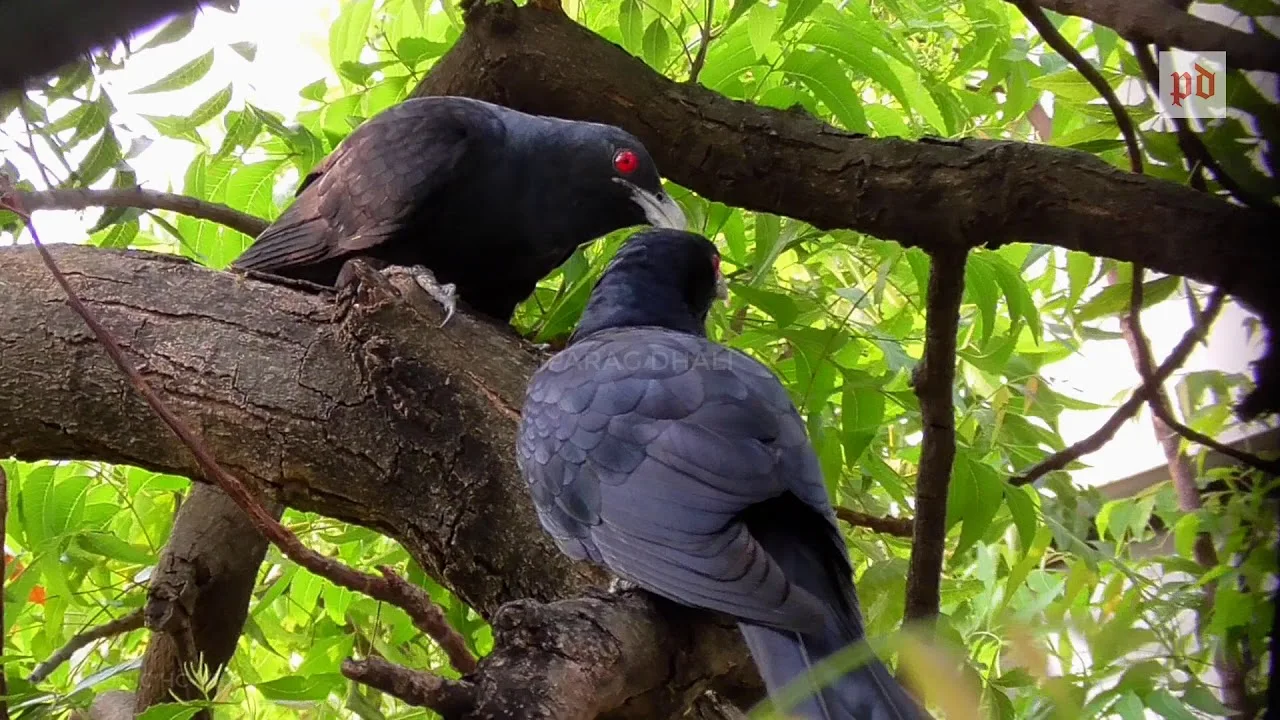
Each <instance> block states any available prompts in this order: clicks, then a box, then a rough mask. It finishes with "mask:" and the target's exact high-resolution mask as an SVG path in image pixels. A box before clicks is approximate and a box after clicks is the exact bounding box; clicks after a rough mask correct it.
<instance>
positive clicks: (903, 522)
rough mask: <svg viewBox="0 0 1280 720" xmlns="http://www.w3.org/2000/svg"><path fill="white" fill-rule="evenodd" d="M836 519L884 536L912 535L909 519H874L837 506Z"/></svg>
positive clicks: (906, 536) (872, 516) (873, 516)
mask: <svg viewBox="0 0 1280 720" xmlns="http://www.w3.org/2000/svg"><path fill="white" fill-rule="evenodd" d="M836 517H838V518H840V519H841V520H843V521H845V522H847V523H849V524H850V525H852V526H853V527H864V528H867V529H868V530H874V531H876V532H879V533H884V534H886V535H896V536H898V537H905V538H909V537H911V533H912V525H913V523H912V521H911V518H896V517H876V516H875V515H868V514H866V513H861V512H858V511H857V510H850V509H849V508H847V507H842V506H839V505H837V506H836Z"/></svg>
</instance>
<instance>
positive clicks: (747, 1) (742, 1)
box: [722, 0, 759, 32]
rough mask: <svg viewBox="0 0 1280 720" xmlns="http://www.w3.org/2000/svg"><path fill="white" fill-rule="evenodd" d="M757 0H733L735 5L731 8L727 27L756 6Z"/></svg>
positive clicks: (725, 24) (726, 22)
mask: <svg viewBox="0 0 1280 720" xmlns="http://www.w3.org/2000/svg"><path fill="white" fill-rule="evenodd" d="M757 2H759V0H733V6H732V7H731V8H730V9H729V17H728V19H726V20H725V23H724V26H725V29H728V28H729V27H730V26H732V25H733V24H734V23H736V22H738V20H739V19H740V18H741V17H742V15H743V14H744V13H746V12H747V11H748V10H750V9H751V8H752V7H754V6H755V4H756V3H757ZM722 32H723V31H722Z"/></svg>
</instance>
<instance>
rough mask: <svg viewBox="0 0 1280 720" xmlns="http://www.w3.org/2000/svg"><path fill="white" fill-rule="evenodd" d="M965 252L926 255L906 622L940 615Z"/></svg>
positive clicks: (954, 446) (953, 452)
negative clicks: (917, 464) (920, 428)
mask: <svg viewBox="0 0 1280 720" xmlns="http://www.w3.org/2000/svg"><path fill="white" fill-rule="evenodd" d="M968 257H969V254H968V252H967V251H965V250H952V251H950V252H936V253H933V254H932V255H931V256H930V263H929V294H928V296H927V298H926V304H925V307H926V310H925V338H924V353H923V358H922V359H921V361H920V364H919V365H918V366H917V367H916V372H915V376H914V378H913V380H914V385H915V391H916V396H917V397H918V398H919V399H920V416H921V424H922V425H923V426H924V437H923V439H922V440H921V441H920V447H921V449H920V469H919V472H918V473H917V475H916V518H915V523H914V524H913V527H912V540H911V542H912V545H911V566H910V570H909V571H908V573H907V600H906V615H905V619H906V620H924V619H928V618H932V617H934V616H935V615H937V614H938V603H939V601H940V591H941V582H942V556H943V552H944V550H945V548H946V540H947V491H948V488H949V486H950V484H951V465H952V462H953V461H954V460H955V453H956V418H955V406H954V403H953V401H952V388H954V387H955V378H956V333H957V331H958V329H959V323H960V301H961V299H962V297H963V295H964V268H965V264H966V262H967V261H968Z"/></svg>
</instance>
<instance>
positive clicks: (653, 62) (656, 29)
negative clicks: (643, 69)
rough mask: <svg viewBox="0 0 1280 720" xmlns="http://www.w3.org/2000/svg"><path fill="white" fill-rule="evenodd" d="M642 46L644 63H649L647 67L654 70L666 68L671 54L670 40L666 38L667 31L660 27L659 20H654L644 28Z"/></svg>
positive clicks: (660, 22)
mask: <svg viewBox="0 0 1280 720" xmlns="http://www.w3.org/2000/svg"><path fill="white" fill-rule="evenodd" d="M642 44H643V45H644V61H645V62H647V63H649V67H651V68H653V69H655V70H662V69H664V68H666V66H667V58H668V56H669V55H670V54H671V38H669V37H668V36H667V29H666V28H665V27H663V26H662V21H661V20H654V21H653V22H651V23H649V27H647V28H645V31H644V40H643V43H642Z"/></svg>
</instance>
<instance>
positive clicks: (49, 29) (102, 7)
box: [0, 0, 204, 93]
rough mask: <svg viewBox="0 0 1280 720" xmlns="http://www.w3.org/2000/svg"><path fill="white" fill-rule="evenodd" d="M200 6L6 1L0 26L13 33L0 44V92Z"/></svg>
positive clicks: (192, 2) (151, 1)
mask: <svg viewBox="0 0 1280 720" xmlns="http://www.w3.org/2000/svg"><path fill="white" fill-rule="evenodd" d="M202 4H204V3H201V2H198V1H197V0H117V1H116V2H110V3H102V2H97V0H6V1H5V2H3V3H0V27H3V28H13V33H12V34H13V37H12V38H11V39H10V40H7V41H6V42H4V43H3V44H0V93H3V92H7V91H9V90H14V89H17V88H21V87H24V86H26V85H27V83H28V81H30V80H35V79H36V78H38V77H39V76H42V75H46V74H48V73H52V72H54V71H55V70H57V69H58V68H59V67H61V66H62V65H65V64H67V63H70V62H72V61H74V60H76V59H77V58H79V57H81V56H82V55H84V54H85V53H88V52H90V51H91V50H96V49H102V48H104V47H107V46H109V45H110V44H111V43H114V42H116V41H117V40H118V39H119V38H122V37H125V36H128V35H130V34H132V33H135V32H137V31H139V30H142V29H145V28H146V27H147V26H148V25H152V24H155V23H157V22H159V21H160V20H163V19H164V18H166V17H169V16H172V15H176V14H178V13H181V12H186V11H189V10H195V9H196V7H198V6H200V5H202Z"/></svg>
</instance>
